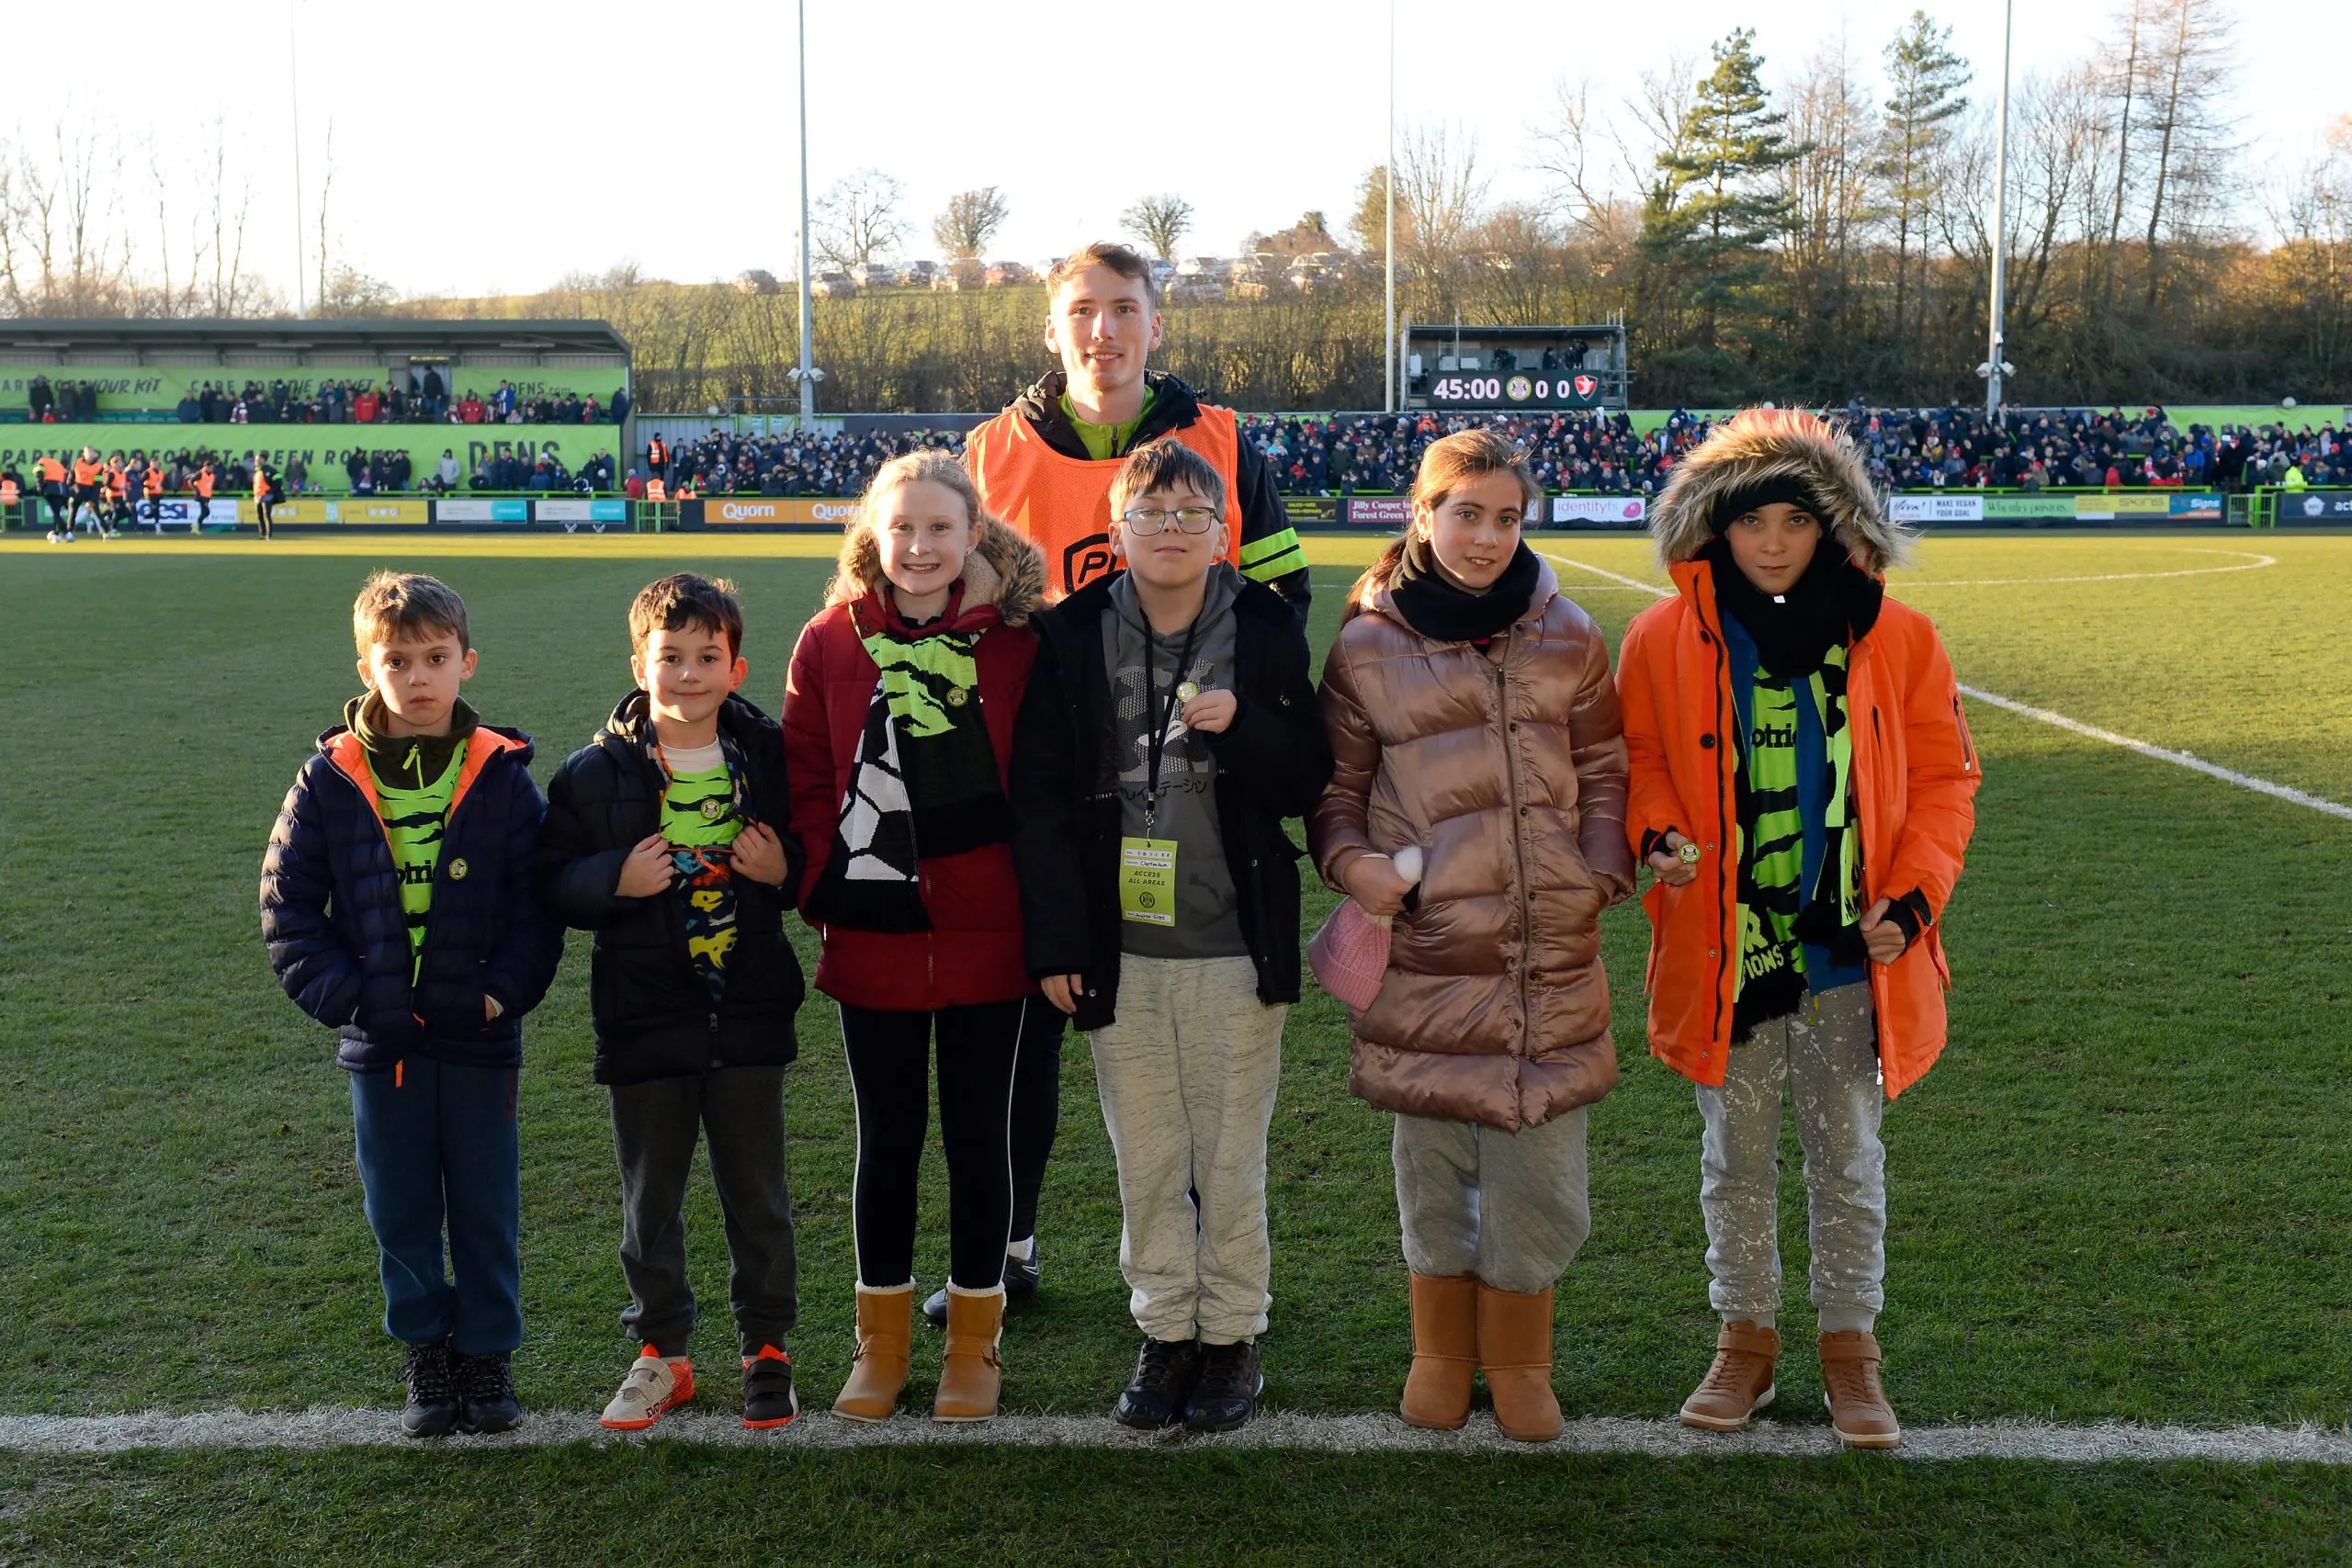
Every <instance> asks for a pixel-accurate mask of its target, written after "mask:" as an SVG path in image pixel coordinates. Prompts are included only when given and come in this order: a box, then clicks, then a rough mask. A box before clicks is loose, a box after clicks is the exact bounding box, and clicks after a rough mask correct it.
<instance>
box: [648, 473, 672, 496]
mask: <svg viewBox="0 0 2352 1568" xmlns="http://www.w3.org/2000/svg"><path fill="white" fill-rule="evenodd" d="M645 499H646V500H648V501H667V500H669V499H670V489H669V487H668V486H667V485H665V484H663V483H662V476H661V475H659V474H656V475H654V476H653V477H652V478H651V479H648V480H646V481H645Z"/></svg>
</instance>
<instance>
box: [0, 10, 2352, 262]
mask: <svg viewBox="0 0 2352 1568" xmlns="http://www.w3.org/2000/svg"><path fill="white" fill-rule="evenodd" d="M2227 3H2228V4H2229V5H2230V6H2231V7H2232V9H2233V11H2234V13H2235V14H2236V15H2237V16H2238V17H2239V18H2240V22H2241V33H2242V39H2241V44H2240V48H2239V51H2238V55H2239V60H2240V77H2239V81H2240V87H2241V90H2240V92H2239V94H2238V95H2237V96H2238V102H2239V103H2240V104H2241V105H2242V106H2243V107H2244V109H2245V120H2244V123H2243V125H2242V127H2241V134H2242V135H2243V136H2244V137H2245V139H2246V140H2247V141H2248V142H2249V144H2250V145H2251V147H2252V149H2253V154H2252V156H2251V157H2250V158H2249V160H2248V162H2247V164H2246V167H2247V168H2248V170H2249V171H2250V172H2252V173H2253V174H2254V175H2256V176H2259V175H2262V174H2264V173H2266V172H2268V171H2275V170H2277V169H2279V168H2283V167H2286V166H2289V165H2290V164H2292V163H2294V162H2295V161H2297V160H2299V159H2300V158H2301V157H2302V156H2304V155H2305V154H2306V153H2307V152H2309V151H2310V150H2311V148H2312V145H2313V144H2314V143H2315V141H2316V140H2317V137H2318V134H2319V132H2320V131H2321V130H2322V129H2323V128H2324V126H2325V125H2326V124H2328V123H2329V122H2330V121H2331V120H2333V119H2334V118H2335V117H2336V116H2338V115H2341V114H2345V113H2346V112H2352V4H2346V3H2345V0H2227ZM1929 9H1930V14H1931V15H1936V16H1938V17H1941V18H1942V19H1945V20H1948V21H1950V22H1951V23H1952V24H1954V26H1955V29H1956V31H1955V36H1954V43H1955V46H1956V47H1957V48H1958V49H1959V51H1961V52H1962V54H1964V55H1966V56H1967V57H1968V58H1969V59H1970V60H1971V61H1972V62H1973V63H1974V65H1975V67H1976V70H1977V91H1978V92H1979V93H1980V94H1981V95H1982V96H1983V97H1984V98H1985V101H1987V102H1988V103H1989V102H1990V101H1991V99H1992V97H1993V96H1994V95H1995V93H1996V90H1997V85H1998V76H1999V70H2000V47H2001V39H2000V28H2001V6H2000V5H1999V4H1998V0H1967V3H1966V4H1961V3H1959V0H1944V3H1943V4H1941V5H1939V6H1930V7H1929ZM2110 10H2111V6H2109V4H2107V3H2105V0H2027V3H2026V4H2024V5H2021V6H2018V18H2017V61H2018V69H2019V71H2020V73H2023V72H2025V71H2030V70H2034V69H2042V68H2052V67H2056V66H2059V65H2063V64H2064V63H2065V62H2069V61H2072V60H2075V59H2079V58H2081V57H2083V56H2084V55H2085V54H2086V52H2087V51H2090V50H2091V49H2093V48H2095V47H2097V46H2098V43H2099V41H2100V40H2101V39H2103V38H2104V37H2105V36H2107V33H2108V28H2107V27H2106V18H2107V17H2108V16H2109V12H2110ZM1907 15H1908V7H1907V6H1902V5H1900V4H1898V5H1896V6H1861V5H1855V4H1850V3H1840V0H1773V3H1772V4H1771V5H1770V6H1758V5H1756V4H1753V3H1752V0H1749V3H1746V4H1737V3H1732V0H1668V3H1667V4H1663V5H1657V4H1638V3H1636V4H1628V3H1626V0H1611V3H1608V4H1595V3H1590V0H1408V3H1407V4H1404V5H1402V6H1399V8H1398V20H1397V57H1398V62H1399V64H1398V72H1397V113H1398V116H1399V118H1400V119H1411V118H1419V119H1425V120H1448V121H1453V122H1454V123H1456V124H1458V125H1461V126H1464V127H1466V128H1468V129H1470V130H1473V131H1475V132H1476V136H1477V138H1478V141H1479V145H1480V148H1481V151H1482V155H1483V162H1484V163H1485V164H1487V166H1488V167H1489V168H1490V169H1492V170H1493V171H1494V173H1495V175H1496V180H1495V185H1494V193H1495V194H1496V195H1498V196H1521V197H1535V196H1539V195H1541V194H1542V191H1543V188H1544V182H1543V180H1542V178H1541V176H1539V175H1534V174H1532V173H1531V172H1529V171H1528V170H1527V168H1526V167H1525V165H1527V164H1529V163H1530V162H1531V161H1532V156H1533V144H1532V128H1533V127H1534V126H1535V125H1536V124H1537V123H1538V122H1540V121H1542V120H1544V118H1547V117H1548V115H1549V110H1550V106H1551V103H1552V100H1553V85H1554V83H1555V81H1556V80H1558V79H1560V78H1563V77H1566V78H1570V79H1573V78H1576V77H1579V76H1584V77H1589V78H1590V79H1591V80H1592V81H1593V83H1594V84H1595V85H1596V86H1597V88H1598V89H1599V90H1600V93H1602V94H1615V93H1617V92H1620V91H1623V90H1629V89H1630V88H1631V87H1632V86H1633V85H1634V78H1635V76H1636V74H1637V73H1638V72H1639V71H1640V70H1641V69H1642V68H1643V67H1645V66H1655V65H1658V64H1662V63H1663V62H1664V61H1665V60H1666V59H1667V58H1668V56H1669V55H1670V54H1672V53H1674V52H1676V51H1682V52H1685V53H1689V54H1691V55H1694V56H1698V57H1702V58H1703V56H1704V53H1705V51H1706V47H1707V45H1708V43H1709V41H1710V40H1712V39H1715V38H1718V37H1720V36H1721V35H1722V34H1724V32H1726V31H1727V30H1728V29H1730V28H1733V27H1735V26H1739V25H1752V26H1754V27H1755V28H1756V29H1757V35H1758V37H1757V44H1758V50H1759V51H1760V52H1761V53H1762V54H1763V55H1764V57H1765V62H1766V73H1767V75H1768V77H1769V78H1770V79H1772V80H1775V81H1777V80H1779V79H1781V78H1782V77H1783V76H1785V75H1787V74H1791V73H1794V71H1795V70H1796V69H1797V68H1798V66H1799V65H1800V64H1801V63H1802V62H1804V60H1805V59H1806V58H1807V57H1808V56H1809V55H1811V54H1812V53H1813V52H1814V51H1815V50H1816V49H1818V48H1819V47H1820V46H1821V45H1822V44H1823V42H1824V41H1825V40H1826V39H1829V38H1831V37H1833V36H1835V35H1836V34H1837V33H1838V31H1839V30H1840V29H1841V28H1842V29H1843V30H1844V31H1845V33H1846V34H1847V36H1848V37H1849V40H1850V43H1851V46H1852V51H1853V53H1854V55H1855V56H1856V58H1857V59H1858V60H1859V61H1860V62H1862V63H1863V64H1864V65H1865V66H1866V67H1867V68H1868V69H1869V71H1870V73H1871V86H1872V89H1873V96H1881V95H1879V94H1878V92H1877V88H1878V84H1877V82H1876V80H1875V72H1876V67H1877V62H1878V55H1879V51H1880V50H1881V48H1882V47H1883V45H1884V43H1885V41H1886V39H1887V37H1888V35H1889V34H1890V33H1891V32H1892V31H1893V29H1894V27H1895V26H1896V25H1897V24H1898V22H1899V21H1900V20H1901V19H1902V17H1905V16H1907ZM1386 17H1387V8H1386V6H1385V5H1384V4H1383V3H1382V0H1183V3H1182V4H1177V5H1168V4H1150V5H1145V6H1120V7H1104V8H1103V9H1101V10H1099V11H1091V12H1090V11H1089V10H1088V9H1087V8H1086V7H1084V6H1077V5H1072V4H1069V0H1061V3H1059V4H1056V5H1052V6H1034V7H1023V6H1005V5H983V4H978V3H976V0H958V3H955V4H949V3H945V0H809V174H810V178H811V181H812V183H813V185H814V186H815V188H816V189H817V190H819V191H821V190H822V189H823V188H824V186H826V185H827V183H829V182H830V181H831V180H832V179H834V178H835V177H837V176H839V175H843V174H846V173H848V172H850V171H852V170H854V169H857V168H860V167H865V166H872V167H876V168H879V169H882V170H884V171H885V172H887V173H888V174H891V175H895V176H897V177H898V178H899V179H900V180H901V181H903V182H904V183H905V185H906V187H907V204H906V205H907V211H908V215H909V217H910V219H911V220H912V223H911V231H912V232H911V238H910V245H909V252H908V254H936V249H935V247H934V246H933V244H932V243H931V239H930V232H929V230H930V220H931V218H932V216H933V214H934V213H936V212H937V211H938V210H939V209H940V207H941V205H942V204H943V203H944V200H945V198H946V197H948V195H949V194H951V193H952V192H955V191H957V190H961V189H965V188H967V187H971V186H982V185H995V186H1000V187H1001V188H1002V189H1003V190H1004V192H1005V193H1006V195H1007V196H1008V197H1009V198H1010V200H1011V204H1012V218H1011V220H1010V222H1009V223H1008V224H1007V225H1006V227H1005V229H1004V231H1003V232H1002V234H1001V237H1000V238H999V240H998V241H997V242H996V243H995V244H994V245H992V246H991V252H992V254H997V255H1003V256H1009V257H1013V258H1016V259H1021V260H1028V261H1035V260H1037V259H1039V258H1042V257H1044V256H1046V255H1050V254H1059V253H1061V252H1064V251H1067V250H1069V249H1070V248H1071V247H1072V246H1073V245H1074V244H1077V243H1083V242H1085V241H1087V240H1089V239H1094V238H1100V237H1105V236H1109V235H1111V234H1113V233H1114V231H1116V229H1117V215H1118V213H1119V212H1120V211H1121V210H1122V209H1124V208H1125V206H1126V205H1127V204H1128V203H1129V202H1130V201H1132V200H1133V199H1134V198H1135V197H1137V196H1139V195H1142V194H1145V193H1148V192H1157V191H1168V190H1172V191H1177V192H1181V193H1182V195H1184V196H1185V197H1188V198H1189V199H1190V200H1191V201H1192V203H1193V207H1194V208H1195V209H1196V212H1197V220H1196V226H1195V229H1194V231H1193V235H1192V236H1191V237H1190V238H1189V239H1188V240H1187V241H1186V242H1185V243H1184V246H1183V249H1184V250H1185V251H1186V252H1188V253H1202V254H1231V253H1232V252H1233V251H1234V250H1236V249H1237V248H1238V245H1239V243H1240V241H1241V239H1242V237H1243V235H1245V234H1246V233H1248V232H1249V231H1251V230H1253V229H1264V230H1271V229H1275V228H1280V227H1283V226H1284V225H1286V224H1288V223H1289V222H1291V221H1292V220H1295V218H1296V217H1297V216H1298V215H1299V214H1300V213H1301V212H1303V211H1305V210H1306V209H1323V210H1325V211H1327V212H1328V213H1329V214H1330V216H1331V220H1332V223H1333V226H1334V227H1335V228H1338V227H1340V225H1341V224H1342V223H1343V221H1344V218H1345V215H1346V213H1347V212H1348V211H1349V210H1350V209H1351V208H1352V206H1353V202H1354V197H1355V193H1356V190H1357V188H1358V186H1359V184H1360V182H1361V181H1362V179H1363V174H1364V171H1365V170H1366V169H1367V168H1369V167H1371V166H1373V165H1374V164H1377V163H1379V162H1380V161H1381V158H1382V156H1383V150H1384V143H1385V116H1386V107H1387V100H1386V61H1387V30H1386ZM289 18H290V19H291V23H292V30H293V35H294V44H295V47H296V48H297V49H298V50H299V55H300V62H301V75H300V128H301V142H300V147H301V153H302V175H303V180H302V186H303V189H304V192H305V197H304V199H305V200H306V201H308V202H310V203H311V204H312V212H311V223H312V224H313V225H315V222H316V210H315V202H316V196H317V191H318V188H319V185H320V181H321V177H322V174H323V172H324V165H325V155H324V150H325V143H326V137H327V132H328V127H329V122H330V120H331V121H332V124H333V131H334V195H333V202H332V207H331V211H330V218H331V224H332V227H333V229H334V231H335V232H336V234H337V236H338V240H339V243H340V245H341V247H342V249H343V251H344V252H345V254H348V255H349V256H350V257H351V258H352V259H354V260H355V261H356V262H357V263H358V264H359V265H362V266H363V267H364V268H365V269H366V270H367V271H369V272H371V273H374V274H376V275H377V276H381V277H384V278H386V279H388V280H390V282H391V283H392V284H393V285H394V286H395V287H397V288H401V289H402V290H404V291H411V292H418V293H458V294H474V293H482V292H489V291H492V290H498V291H526V290H530V289H535V288H541V287H544V286H545V285H547V284H548V283H550V282H552V281H553V280H554V279H555V278H556V277H558V276H560V275H561V274H563V273H565V272H567V271H570V270H573V269H580V268H584V269H590V270H595V269H601V268H603V267H605V266H607V265H612V264H614V263H616V262H618V261H621V260H624V259H628V260H633V261H635V262H636V263H637V264H638V265H639V266H640V267H641V268H643V269H644V270H645V271H646V272H647V273H648V274H650V275H652V276H669V277H674V278H680V279H686V280H698V279H707V278H714V277H728V276H734V275H735V274H737V273H739V272H741V271H742V270H743V269H745V268H747V267H765V268H768V269H770V270H772V271H775V272H776V273H778V274H783V273H786V272H787V271H788V270H789V269H790V267H791V266H792V265H793V259H792V258H793V254H794V253H793V225H794V222H795V220H796V217H797V201H798V197H797V176H798V170H797V129H796V120H797V102H796V97H795V85H794V64H795V59H794V42H793V6H792V4H791V0H762V3H758V4H740V3H737V0H687V3H685V4H677V5H671V6H649V5H645V4H641V3H639V4H629V5H619V4H606V3H603V0H569V3H564V4H553V3H548V0H471V3H469V4H457V3H455V0H408V3H405V4H402V5H399V6H361V5H355V4H351V3H349V0H292V3H291V4H289V0H258V3H256V4H239V3H235V0H230V3H225V4H217V5H210V6H187V5H185V4H181V3H176V0H174V3H148V0H138V3H132V0H118V3H112V4H107V3H94V4H85V5H75V6H61V5H39V6H14V7H11V14H10V17H9V26H8V29H7V38H6V47H5V54H0V59H5V60H6V64H7V70H6V89H5V91H4V92H0V128H5V130H6V134H7V135H9V136H10V137H11V138H12V139H16V138H30V139H33V140H35V141H46V140H47V139H48V137H49V136H50V135H51V131H52V128H53V127H55V126H56V125H57V124H58V123H59V122H60V121H61V120H70V121H71V122H73V123H77V124H87V125H91V126H95V127H98V128H101V129H102V130H104V131H107V132H109V133H119V136H120V138H121V139H122V141H124V143H125V144H126V145H127V146H129V147H130V148H131V149H132V150H133V151H132V152H131V154H130V164H131V167H132V168H133V169H135V170H139V171H141V178H143V168H144V164H145V152H144V147H145V145H146V144H147V142H148V141H150V140H151V139H155V140H160V141H162V142H163V143H164V145H165V147H166V148H167V150H168V151H167V156H175V155H180V154H181V153H182V152H184V150H185V149H187V148H188V147H190V146H194V145H198V144H199V143H201V142H202V141H204V140H206V139H207V138H206V135H205V133H203V132H202V130H201V127H202V126H203V125H204V124H205V123H206V122H209V119H210V118H211V116H212V115H213V113H214V112H215V111H216V110H218V111H220V112H222V113H224V114H225V115H226V117H227V119H228V123H229V127H230V131H231V141H232V147H234V148H235V149H236V153H237V155H238V156H240V157H242V158H243V159H244V161H245V163H246V164H247V165H248V167H249V168H250V172H251V175H252V177H253V179H254V183H255V187H256V194H255V197H254V208H253V212H254V224H253V231H252V238H251V241H250V242H249V243H250V244H251V245H252V247H253V249H254V251H255V252H256V253H257V254H258V258H259V265H260V270H261V271H263V272H264V273H265V274H266V275H267V276H270V277H271V278H272V279H273V280H275V281H277V283H279V284H280V285H281V286H286V285H289V284H290V282H291V279H292V276H293V274H294V271H295V265H294V259H295V223H294V219H293V209H294V198H293V192H294V189H295V184H294V176H293V158H292V155H291V154H292V147H293V137H292V132H293V127H294V125H295V122H296V121H295V114H294V108H293V106H292V105H291V104H290V103H289V101H288V69H287V66H288V29H289ZM126 44H128V45H130V50H129V51H128V52H127V53H126V52H125V51H124V48H123V46H125V45H126ZM40 62H54V64H55V66H56V67H57V68H55V69H51V68H50V67H49V66H48V65H45V64H42V63H40ZM69 62H70V63H71V66H72V68H70V69H69V68H67V67H68V65H69ZM182 177H183V178H185V179H187V180H189V181H190V183H191V184H193V183H194V179H195V176H194V175H192V174H189V175H183V176H182ZM134 199H137V200H141V201H143V199H144V198H143V197H136V196H135V195H134ZM1342 238H1344V235H1342ZM312 265H315V263H313V264H312ZM289 292H290V289H289Z"/></svg>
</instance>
